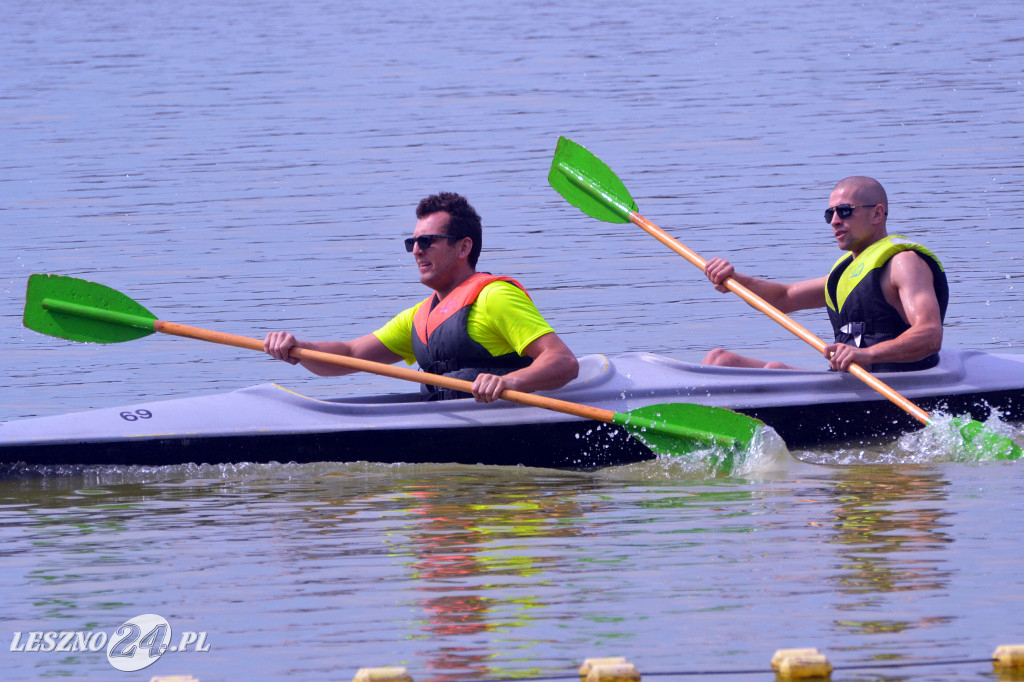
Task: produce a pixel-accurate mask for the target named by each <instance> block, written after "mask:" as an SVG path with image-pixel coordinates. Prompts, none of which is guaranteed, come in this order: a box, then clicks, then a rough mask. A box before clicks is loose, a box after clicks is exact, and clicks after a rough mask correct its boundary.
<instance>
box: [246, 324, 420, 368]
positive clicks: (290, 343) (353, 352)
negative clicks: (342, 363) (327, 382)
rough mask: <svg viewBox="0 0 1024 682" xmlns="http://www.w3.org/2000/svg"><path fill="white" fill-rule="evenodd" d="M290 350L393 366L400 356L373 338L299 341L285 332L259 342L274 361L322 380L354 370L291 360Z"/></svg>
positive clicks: (274, 334)
mask: <svg viewBox="0 0 1024 682" xmlns="http://www.w3.org/2000/svg"><path fill="white" fill-rule="evenodd" d="M292 348H305V349H308V350H318V351H323V352H324V353H334V354H335V355H347V356H349V357H352V358H359V359H361V360H371V361H373V362H382V363H386V364H389V365H390V364H393V363H396V362H398V361H399V360H401V359H402V358H401V356H399V355H397V354H395V353H393V352H391V351H390V350H388V347H387V346H385V345H384V344H383V343H381V341H380V339H378V338H377V337H376V336H374V335H373V334H367V335H366V336H361V337H359V338H358V339H355V340H353V341H300V340H299V339H296V338H295V337H294V336H292V335H291V334H289V333H288V332H271V333H269V334H267V337H266V338H265V339H264V340H263V349H264V350H265V351H266V352H267V353H268V354H269V355H270V356H271V357H275V358H277V359H278V360H284V361H285V362H288V363H290V364H292V365H294V364H301V365H302V366H303V367H305V368H306V369H308V370H309V371H310V372H312V373H313V374H318V375H320V376H323V377H336V376H342V375H344V374H351V373H352V372H353V371H355V370H351V369H348V368H346V367H339V366H337V365H329V364H326V363H323V362H315V361H312V360H301V361H300V360H298V359H296V358H293V357H291V355H289V352H290V351H291V349H292Z"/></svg>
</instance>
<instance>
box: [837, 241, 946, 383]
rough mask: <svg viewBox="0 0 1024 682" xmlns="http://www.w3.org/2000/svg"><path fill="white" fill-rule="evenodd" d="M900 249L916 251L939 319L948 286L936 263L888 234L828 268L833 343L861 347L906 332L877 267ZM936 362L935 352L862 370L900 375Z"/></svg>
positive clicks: (912, 244) (923, 251)
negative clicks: (929, 278)
mask: <svg viewBox="0 0 1024 682" xmlns="http://www.w3.org/2000/svg"><path fill="white" fill-rule="evenodd" d="M901 251H916V252H917V254H918V255H919V256H921V258H922V259H923V260H924V261H925V262H926V263H927V264H928V267H929V268H931V271H932V277H933V280H934V284H935V297H936V299H938V302H939V313H940V315H941V316H942V319H943V320H945V318H946V306H947V305H948V303H949V284H948V282H947V281H946V273H945V271H944V270H943V268H942V263H941V262H939V259H938V258H937V257H936V256H935V254H933V253H932V252H931V251H929V250H928V249H926V248H925V247H924V246H921V245H920V244H917V243H915V242H912V241H910V240H909V239H907V238H906V237H902V236H900V235H898V234H894V235H890V236H888V237H885V238H884V239H880V240H878V241H877V242H875V243H874V244H872V245H871V246H869V247H868V248H866V249H864V251H863V252H861V254H860V256H858V257H857V258H856V259H855V258H854V257H853V254H846V255H844V256H843V257H842V258H840V259H839V260H838V261H836V264H835V265H833V266H832V270H831V272H829V275H828V281H827V282H826V284H825V304H826V305H827V306H828V317H829V320H830V321H831V322H832V330H833V332H834V333H835V338H836V343H845V344H849V345H851V346H856V347H858V348H867V347H869V346H873V345H875V344H877V343H881V342H882V341H888V340H890V339H895V338H896V337H897V336H899V335H900V334H902V333H903V332H905V331H906V330H907V329H909V328H910V325H908V324H907V323H906V322H904V321H903V318H902V317H900V314H899V313H898V312H897V311H896V309H895V308H893V307H892V306H891V305H889V302H888V301H886V300H885V295H884V294H883V293H882V268H883V267H884V266H885V264H886V263H888V262H889V260H890V259H891V258H892V257H893V256H895V255H896V254H897V253H900V252H901ZM938 362H939V356H938V354H937V353H936V354H933V355H930V356H928V357H926V358H922V359H921V360H918V361H916V362H885V363H876V364H874V365H872V366H871V367H868V368H865V369H869V370H871V371H874V372H900V371H908V370H917V369H927V368H928V367H934V366H935V365H936V364H938Z"/></svg>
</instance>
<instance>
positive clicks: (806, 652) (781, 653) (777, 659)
mask: <svg viewBox="0 0 1024 682" xmlns="http://www.w3.org/2000/svg"><path fill="white" fill-rule="evenodd" d="M818 653H819V652H818V650H817V649H779V650H778V651H776V652H775V655H774V656H772V670H778V669H779V666H780V665H781V664H782V661H784V660H785V659H787V658H792V657H794V656H796V657H800V656H817V655H818Z"/></svg>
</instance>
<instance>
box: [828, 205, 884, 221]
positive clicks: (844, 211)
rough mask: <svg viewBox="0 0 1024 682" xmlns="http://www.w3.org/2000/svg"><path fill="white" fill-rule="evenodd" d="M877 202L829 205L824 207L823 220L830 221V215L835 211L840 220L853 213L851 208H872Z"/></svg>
mask: <svg viewBox="0 0 1024 682" xmlns="http://www.w3.org/2000/svg"><path fill="white" fill-rule="evenodd" d="M875 206H878V204H862V205H860V206H850V205H849V204H839V205H838V206H829V207H828V208H826V209H825V222H826V223H831V222H832V216H833V215H835V214H836V213H838V214H839V219H840V220H846V219H847V218H849V217H850V216H852V215H853V209H855V208H874V207H875Z"/></svg>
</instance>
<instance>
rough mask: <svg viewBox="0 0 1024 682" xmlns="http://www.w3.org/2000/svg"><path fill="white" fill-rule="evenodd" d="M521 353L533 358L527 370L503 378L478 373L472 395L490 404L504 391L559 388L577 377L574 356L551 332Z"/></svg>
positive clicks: (518, 370) (577, 368)
mask: <svg viewBox="0 0 1024 682" xmlns="http://www.w3.org/2000/svg"><path fill="white" fill-rule="evenodd" d="M524 353H525V354H526V355H529V356H530V357H531V358H533V362H532V363H531V364H530V366H529V367H524V368H523V369H517V370H516V371H514V372H509V373H508V374H505V375H503V376H499V375H496V374H481V375H480V376H478V377H477V378H476V380H475V381H474V382H473V396H474V397H475V398H476V399H477V400H479V401H481V402H491V401H493V400H496V399H497V398H498V396H500V395H501V392H502V391H504V390H505V389H511V390H514V391H524V392H527V393H529V392H532V391H544V390H551V389H555V388H561V387H562V386H564V385H565V384H567V383H569V382H570V381H572V380H573V379H575V378H576V375H577V374H579V369H580V368H579V363H578V362H577V361H576V356H574V355H573V354H572V351H570V350H569V347H568V346H566V345H565V342H564V341H562V339H560V338H559V337H558V335H557V334H555V333H554V332H551V333H550V334H544V335H543V336H540V337H538V338H536V339H535V340H534V341H533V342H532V343H530V345H528V346H527V347H526V349H525V351H524Z"/></svg>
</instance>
